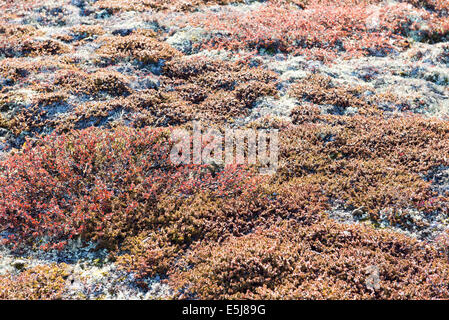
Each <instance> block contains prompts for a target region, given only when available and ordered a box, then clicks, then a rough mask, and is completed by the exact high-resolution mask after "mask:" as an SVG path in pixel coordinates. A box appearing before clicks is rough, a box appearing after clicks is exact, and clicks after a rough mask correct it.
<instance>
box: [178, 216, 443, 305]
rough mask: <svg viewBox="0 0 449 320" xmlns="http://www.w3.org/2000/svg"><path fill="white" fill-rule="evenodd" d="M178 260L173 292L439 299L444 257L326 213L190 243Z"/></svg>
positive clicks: (400, 237)
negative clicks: (181, 263)
mask: <svg viewBox="0 0 449 320" xmlns="http://www.w3.org/2000/svg"><path fill="white" fill-rule="evenodd" d="M185 264H186V266H185V268H184V269H181V270H179V271H178V270H177V271H175V272H174V275H173V276H172V278H171V279H172V281H173V282H174V285H175V286H176V287H177V288H179V289H180V291H179V295H178V296H177V297H178V298H187V299H190V298H199V299H435V298H436V299H438V298H442V299H445V298H447V297H448V294H449V292H448V290H447V286H446V285H445V282H447V273H446V272H445V268H446V266H447V259H446V258H445V257H444V256H441V255H439V253H438V252H437V251H436V250H435V249H433V248H431V247H429V246H420V245H418V243H417V242H416V240H412V239H410V238H408V237H406V236H403V235H400V234H396V233H391V232H390V233H388V232H385V231H375V230H373V229H371V228H370V227H365V226H362V225H342V224H338V223H336V222H333V221H329V220H326V219H322V220H320V222H319V223H317V224H313V225H311V226H303V225H301V224H298V223H295V222H292V221H283V222H282V223H279V224H276V225H273V226H272V227H271V228H269V229H263V230H256V231H255V232H254V233H251V234H249V235H245V236H242V237H232V238H229V239H228V240H227V241H226V242H225V243H223V245H222V246H218V247H217V246H214V245H205V246H201V247H197V248H195V250H192V252H191V254H190V255H188V257H187V258H186V261H185ZM187 266H189V267H187ZM436 266H438V267H436ZM373 270H377V274H376V277H375V280H372V279H373V278H374V275H373Z"/></svg>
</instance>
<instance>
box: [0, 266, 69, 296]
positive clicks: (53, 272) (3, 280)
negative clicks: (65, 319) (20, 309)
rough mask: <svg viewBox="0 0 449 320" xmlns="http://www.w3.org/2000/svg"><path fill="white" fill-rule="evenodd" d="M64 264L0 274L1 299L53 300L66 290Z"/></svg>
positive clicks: (66, 275) (67, 274)
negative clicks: (17, 272)
mask: <svg viewBox="0 0 449 320" xmlns="http://www.w3.org/2000/svg"><path fill="white" fill-rule="evenodd" d="M68 276H69V273H68V271H67V270H66V265H65V264H59V265H56V264H53V265H42V266H36V267H33V268H30V269H27V270H25V271H23V272H21V273H19V274H7V275H0V299H2V300H6V299H8V300H55V299H61V298H63V296H64V294H65V293H66V292H67V288H66V279H67V278H68Z"/></svg>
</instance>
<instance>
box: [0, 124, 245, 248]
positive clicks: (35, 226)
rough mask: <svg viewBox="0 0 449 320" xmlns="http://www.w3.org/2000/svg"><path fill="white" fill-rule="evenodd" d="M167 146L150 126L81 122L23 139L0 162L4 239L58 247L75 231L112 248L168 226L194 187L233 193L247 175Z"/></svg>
mask: <svg viewBox="0 0 449 320" xmlns="http://www.w3.org/2000/svg"><path fill="white" fill-rule="evenodd" d="M169 148H170V141H169V131H167V130H162V129H149V128H146V129H142V130H135V129H130V128H124V127H122V128H118V129H116V130H113V131H107V130H100V129H87V130H84V131H79V132H72V133H70V134H66V135H61V136H55V135H50V136H48V137H46V138H45V139H43V140H42V141H41V142H39V143H38V144H37V145H36V146H32V143H31V142H28V144H27V145H26V146H25V147H24V148H23V149H22V151H20V152H18V153H16V154H13V155H11V156H10V157H8V158H7V159H6V160H4V161H2V163H1V167H2V174H1V179H0V194H1V202H0V219H1V224H2V225H4V226H6V230H7V231H8V232H10V236H9V240H8V242H10V243H15V245H16V246H18V247H20V246H23V245H24V244H26V243H31V244H32V243H35V240H36V239H39V238H41V239H43V238H44V237H47V238H48V239H51V242H48V243H46V244H44V245H43V247H44V248H46V247H61V246H63V245H64V243H65V242H66V241H67V240H68V239H71V238H73V237H78V236H80V237H82V238H83V239H87V240H91V241H97V242H99V243H100V244H101V245H103V246H106V247H110V248H114V247H115V246H116V245H117V244H119V243H120V242H121V241H123V239H125V238H127V237H128V236H133V235H137V234H138V233H139V232H142V231H144V230H158V229H160V228H163V227H164V226H165V227H169V226H170V225H171V223H170V222H171V221H172V219H176V217H177V214H178V213H176V212H177V211H176V208H177V206H179V205H181V204H182V203H184V201H190V199H191V198H192V197H194V196H195V194H196V193H202V192H205V193H208V194H209V197H212V198H214V197H226V196H227V195H231V196H233V195H234V193H236V194H238V193H240V192H241V184H242V183H243V181H248V182H249V181H250V180H248V179H249V177H248V174H246V173H245V171H242V170H240V169H239V168H229V169H225V170H222V171H218V172H212V171H210V170H207V169H206V168H204V167H203V166H191V167H183V166H181V167H179V166H174V165H172V164H171V162H170V160H169V159H168V157H169V150H170V149H169ZM247 186H248V184H247ZM165 202H169V203H172V205H171V206H168V205H167V204H166V205H165V206H161V203H165ZM173 206H175V207H173ZM170 208H172V210H173V211H172V210H170ZM172 215H174V216H172ZM164 217H165V218H164ZM170 217H172V218H170ZM181 242H182V241H181Z"/></svg>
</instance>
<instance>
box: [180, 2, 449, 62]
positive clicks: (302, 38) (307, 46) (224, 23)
mask: <svg viewBox="0 0 449 320" xmlns="http://www.w3.org/2000/svg"><path fill="white" fill-rule="evenodd" d="M306 8H307V10H302V9H299V8H293V7H291V6H289V5H282V4H277V3H273V4H271V3H268V4H266V5H264V6H261V7H260V8H258V9H254V10H251V11H248V12H243V13H242V12H239V11H237V10H229V11H226V12H224V13H212V12H207V13H198V14H193V15H191V16H189V17H188V18H187V23H188V24H190V25H193V26H197V27H202V28H205V29H206V30H209V31H211V32H216V33H218V36H213V37H212V39H211V40H206V41H205V42H204V43H203V44H202V45H203V46H204V47H206V48H214V49H226V50H235V51H239V50H241V49H245V50H249V51H251V50H254V51H257V52H266V53H269V54H273V53H276V52H284V53H290V54H294V55H305V56H307V57H310V58H314V59H320V60H326V61H330V60H333V59H335V58H336V57H339V56H342V57H344V58H351V57H357V56H363V55H386V54H388V53H391V52H393V51H398V50H402V48H403V47H404V46H405V47H407V46H408V44H407V42H404V39H405V38H404V37H405V36H407V35H408V34H409V33H410V32H411V31H414V30H416V31H418V29H419V24H416V23H415V21H414V20H413V18H412V17H413V15H420V18H421V19H423V20H426V21H427V22H428V25H429V29H428V30H426V31H422V32H421V33H422V37H423V39H424V38H425V39H429V41H439V40H441V39H443V38H444V37H445V36H446V35H447V32H448V21H447V18H444V17H443V18H441V17H438V16H435V15H434V14H432V13H429V12H427V11H425V10H424V9H417V8H410V7H409V6H407V5H405V4H394V5H384V6H382V7H380V8H378V12H377V13H378V15H377V16H378V23H377V24H376V25H375V26H374V27H370V25H369V23H368V21H369V20H370V18H371V15H372V14H373V12H372V10H371V9H370V8H368V6H367V4H363V3H362V4H358V5H356V6H355V5H354V4H353V3H345V2H343V3H340V2H339V3H338V4H336V3H334V2H331V3H327V2H325V3H320V1H318V2H313V3H311V4H309V5H307V7H306ZM419 10H421V11H419ZM417 28H418V29H417ZM222 34H225V35H226V37H223V36H221V35H222Z"/></svg>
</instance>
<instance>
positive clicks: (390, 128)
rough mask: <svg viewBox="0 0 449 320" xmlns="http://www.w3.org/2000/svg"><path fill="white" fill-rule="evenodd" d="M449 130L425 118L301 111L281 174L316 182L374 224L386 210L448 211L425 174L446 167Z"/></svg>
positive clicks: (284, 146) (287, 138) (283, 153)
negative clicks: (368, 217) (336, 114)
mask: <svg viewBox="0 0 449 320" xmlns="http://www.w3.org/2000/svg"><path fill="white" fill-rule="evenodd" d="M310 110H313V109H310ZM306 119H308V120H306ZM294 121H296V120H294ZM448 132H449V131H448V127H447V122H445V121H441V120H436V119H433V120H429V119H426V118H422V117H420V116H410V117H403V118H389V119H384V118H380V117H378V116H373V117H362V116H333V115H320V114H319V113H318V111H317V110H315V111H314V112H313V111H310V112H309V113H306V112H304V111H302V112H301V117H300V122H299V123H298V125H297V126H296V127H294V128H291V129H290V130H286V131H283V133H284V134H285V135H284V136H283V137H281V139H280V141H281V143H280V145H281V147H280V158H281V159H284V160H285V161H282V160H281V163H284V165H285V166H284V167H283V166H282V165H281V167H280V168H279V170H278V174H279V177H280V178H281V179H286V180H288V179H291V178H292V177H302V179H304V180H305V181H307V182H309V183H313V184H315V183H316V184H318V185H320V186H321V187H322V188H323V190H324V191H325V193H326V194H327V195H328V196H329V197H330V199H331V200H342V201H344V202H345V205H346V206H347V207H349V208H353V209H355V208H360V207H363V208H364V210H366V212H368V213H369V214H370V215H371V218H372V219H374V221H376V220H377V219H378V215H379V210H381V209H382V208H385V207H389V208H391V209H392V210H393V211H395V210H398V209H400V208H417V209H419V210H424V211H426V212H429V213H430V212H433V211H434V210H442V211H443V212H446V210H447V208H446V205H445V203H446V201H447V200H445V199H444V198H442V197H441V196H439V195H437V194H435V193H434V192H433V191H432V190H431V188H430V184H429V182H428V181H426V180H425V179H424V176H425V175H426V174H427V173H428V172H429V170H431V169H433V168H435V167H439V166H441V165H443V166H444V165H447V160H448V159H447V157H446V155H445V154H444V153H441V150H447V148H448V146H447V143H448V141H449V140H448ZM298 141H301V142H300V143H298ZM401 223H402V224H405V221H400V222H399V224H401Z"/></svg>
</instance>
